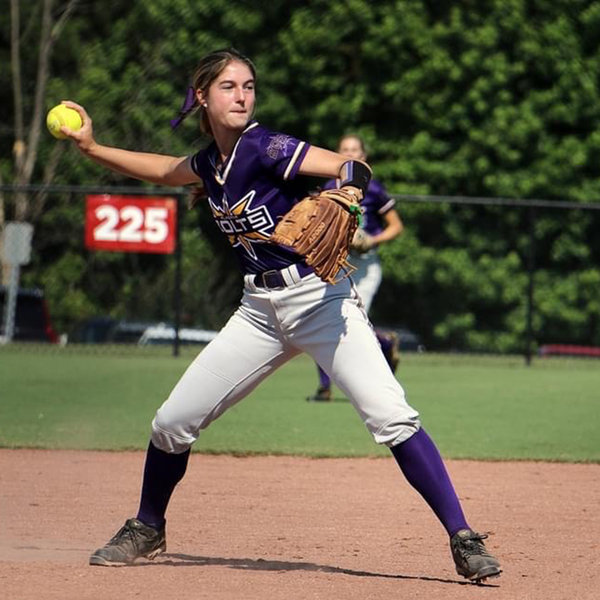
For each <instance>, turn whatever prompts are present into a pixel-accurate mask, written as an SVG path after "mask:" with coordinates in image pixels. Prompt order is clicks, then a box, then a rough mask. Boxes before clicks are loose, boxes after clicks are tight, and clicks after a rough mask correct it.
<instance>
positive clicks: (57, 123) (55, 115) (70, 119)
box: [46, 104, 83, 140]
mask: <svg viewBox="0 0 600 600" xmlns="http://www.w3.org/2000/svg"><path fill="white" fill-rule="evenodd" d="M63 125H65V126H66V127H68V128H69V129H72V130H73V131H77V130H78V129H80V128H81V126H82V125H83V123H82V122H81V117H80V116H79V113H78V112H77V111H76V110H73V109H72V108H69V107H68V106H65V105H64V104H59V105H58V106H55V107H54V108H52V109H51V110H50V111H49V112H48V116H47V117H46V127H48V131H49V132H50V133H51V134H52V135H53V136H54V137H55V138H58V139H59V140H64V139H65V138H66V137H67V136H66V135H65V134H64V133H62V131H61V130H60V128H61V127H62V126H63Z"/></svg>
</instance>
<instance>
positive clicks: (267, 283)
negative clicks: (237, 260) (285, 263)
mask: <svg viewBox="0 0 600 600" xmlns="http://www.w3.org/2000/svg"><path fill="white" fill-rule="evenodd" d="M288 268H289V267H286V268H285V269H282V270H281V271H286V270H287V269H288ZM296 268H297V269H298V275H299V276H300V277H305V276H306V275H308V274H309V273H312V272H313V270H312V267H308V266H307V265H303V264H302V263H300V264H297V265H296ZM281 271H275V270H272V271H265V272H264V273H258V275H255V276H254V280H253V281H254V285H255V286H256V287H263V288H267V289H274V288H282V287H287V286H288V285H289V284H288V283H286V281H285V279H284V277H283V273H282V272H281Z"/></svg>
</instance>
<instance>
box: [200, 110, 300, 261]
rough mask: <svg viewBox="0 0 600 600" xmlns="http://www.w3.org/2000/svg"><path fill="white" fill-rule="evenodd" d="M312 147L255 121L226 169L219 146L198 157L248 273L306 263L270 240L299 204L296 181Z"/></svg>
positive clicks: (213, 205)
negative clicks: (289, 213) (278, 224)
mask: <svg viewBox="0 0 600 600" xmlns="http://www.w3.org/2000/svg"><path fill="white" fill-rule="evenodd" d="M309 147H310V146H309V144H307V143H306V142H302V141H300V140H297V139H296V138H293V137H291V136H289V135H285V134H283V133H276V132H274V131H269V130H268V129H265V128H264V127H262V126H261V125H259V124H258V123H257V122H256V121H251V122H250V123H248V125H247V127H246V129H245V130H244V132H243V133H242V135H241V137H240V139H239V140H238V141H237V143H236V145H235V147H234V148H233V150H232V152H231V154H230V155H229V157H228V158H227V160H226V161H225V163H224V164H223V165H221V166H220V167H217V160H218V156H219V152H218V149H217V146H216V144H215V143H214V142H213V143H212V144H210V145H209V146H208V147H207V148H205V149H204V150H200V152H198V153H196V154H194V155H193V156H192V161H191V165H192V169H193V170H194V172H195V173H196V174H197V175H198V176H199V177H200V178H201V179H202V181H203V182H204V189H205V191H206V192H207V195H208V202H209V204H210V209H211V211H212V214H213V217H214V219H215V222H216V223H217V226H218V227H219V229H220V230H221V231H222V232H223V233H224V234H225V235H226V236H227V238H228V239H229V242H230V243H231V245H232V246H233V248H234V250H235V252H236V254H237V257H238V260H239V262H240V265H241V268H242V271H243V272H244V273H262V272H263V271H269V270H271V269H283V268H284V267H287V266H289V265H291V264H295V263H299V262H301V261H302V257H300V256H299V255H298V254H296V253H295V252H293V251H291V250H289V249H287V248H284V247H283V246H279V245H277V244H273V243H271V242H269V237H270V235H271V233H272V232H273V229H274V227H275V225H276V224H277V222H278V221H279V220H280V219H281V217H283V215H285V214H286V213H287V212H289V210H290V209H291V208H292V206H293V205H294V204H295V203H296V202H297V201H298V199H299V198H298V194H297V193H296V191H295V186H294V185H292V183H291V182H292V180H293V179H294V177H295V176H296V174H297V173H298V169H299V167H300V165H301V163H302V160H303V159H304V157H305V155H306V152H307V151H308V149H309Z"/></svg>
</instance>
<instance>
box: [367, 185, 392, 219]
mask: <svg viewBox="0 0 600 600" xmlns="http://www.w3.org/2000/svg"><path fill="white" fill-rule="evenodd" d="M369 192H371V193H372V194H373V196H374V197H375V198H376V202H375V210H376V211H377V213H378V214H380V215H384V214H385V213H386V212H388V211H389V210H392V208H394V205H395V204H396V201H395V200H394V199H393V198H390V195H389V194H388V193H387V191H386V189H385V188H384V187H383V185H382V184H381V183H380V182H379V181H377V180H376V179H372V180H371V185H370V186H369Z"/></svg>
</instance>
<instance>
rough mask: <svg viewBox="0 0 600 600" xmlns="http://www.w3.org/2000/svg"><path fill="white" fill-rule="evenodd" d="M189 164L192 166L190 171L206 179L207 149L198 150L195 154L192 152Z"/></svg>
mask: <svg viewBox="0 0 600 600" xmlns="http://www.w3.org/2000/svg"><path fill="white" fill-rule="evenodd" d="M190 166H191V167H192V171H194V173H196V175H198V177H200V179H202V180H203V181H204V180H205V179H206V175H207V168H208V161H207V150H206V149H203V150H199V151H198V152H196V154H192V157H191V159H190Z"/></svg>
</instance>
